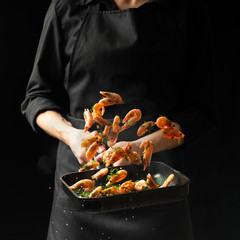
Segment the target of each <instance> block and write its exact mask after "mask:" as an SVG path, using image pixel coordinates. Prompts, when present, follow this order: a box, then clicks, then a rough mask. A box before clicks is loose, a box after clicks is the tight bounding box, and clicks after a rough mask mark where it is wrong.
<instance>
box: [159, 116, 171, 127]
mask: <svg viewBox="0 0 240 240" xmlns="http://www.w3.org/2000/svg"><path fill="white" fill-rule="evenodd" d="M156 124H157V126H158V127H159V128H161V129H167V128H172V127H174V123H173V122H172V121H170V120H169V119H167V118H166V117H159V118H158V119H157V121H156Z"/></svg>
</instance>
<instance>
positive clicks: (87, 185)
mask: <svg viewBox="0 0 240 240" xmlns="http://www.w3.org/2000/svg"><path fill="white" fill-rule="evenodd" d="M94 186H95V182H94V181H92V180H90V179H83V180H80V181H78V182H76V183H75V184H73V185H72V186H70V187H69V188H70V189H72V190H76V189H79V188H80V187H82V188H83V189H84V191H85V192H86V191H91V190H92V189H93V188H94Z"/></svg>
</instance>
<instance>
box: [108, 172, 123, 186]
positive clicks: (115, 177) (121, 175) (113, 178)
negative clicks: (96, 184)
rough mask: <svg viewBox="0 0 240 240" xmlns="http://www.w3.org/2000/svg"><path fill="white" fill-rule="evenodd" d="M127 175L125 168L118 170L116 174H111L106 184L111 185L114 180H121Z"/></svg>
mask: <svg viewBox="0 0 240 240" xmlns="http://www.w3.org/2000/svg"><path fill="white" fill-rule="evenodd" d="M126 176H127V171H126V170H119V171H118V172H117V174H116V175H113V176H112V177H111V178H110V180H109V181H108V183H107V184H106V186H109V185H112V184H114V183H116V182H120V181H122V180H123V179H124V178H125V177H126Z"/></svg>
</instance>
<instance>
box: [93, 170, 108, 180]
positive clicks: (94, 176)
mask: <svg viewBox="0 0 240 240" xmlns="http://www.w3.org/2000/svg"><path fill="white" fill-rule="evenodd" d="M107 173H108V168H102V169H100V170H99V171H98V172H96V173H95V174H94V175H92V179H96V180H97V179H99V178H101V177H103V176H105V175H106V174H107Z"/></svg>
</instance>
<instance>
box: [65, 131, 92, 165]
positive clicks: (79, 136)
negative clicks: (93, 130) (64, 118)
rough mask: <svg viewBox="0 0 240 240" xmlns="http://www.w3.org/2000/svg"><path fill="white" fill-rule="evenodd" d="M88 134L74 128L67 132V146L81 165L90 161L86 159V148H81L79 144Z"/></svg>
mask: <svg viewBox="0 0 240 240" xmlns="http://www.w3.org/2000/svg"><path fill="white" fill-rule="evenodd" d="M89 135H90V132H84V131H83V130H80V129H76V128H74V129H73V130H71V131H70V132H69V136H68V139H69V140H68V146H69V147H70V148H71V150H72V152H73V154H74V156H75V157H76V158H77V160H78V162H79V163H80V164H81V165H84V164H86V163H87V162H89V160H90V159H87V158H86V148H85V147H81V143H82V142H83V141H84V140H85V139H86V138H87V137H89Z"/></svg>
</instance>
